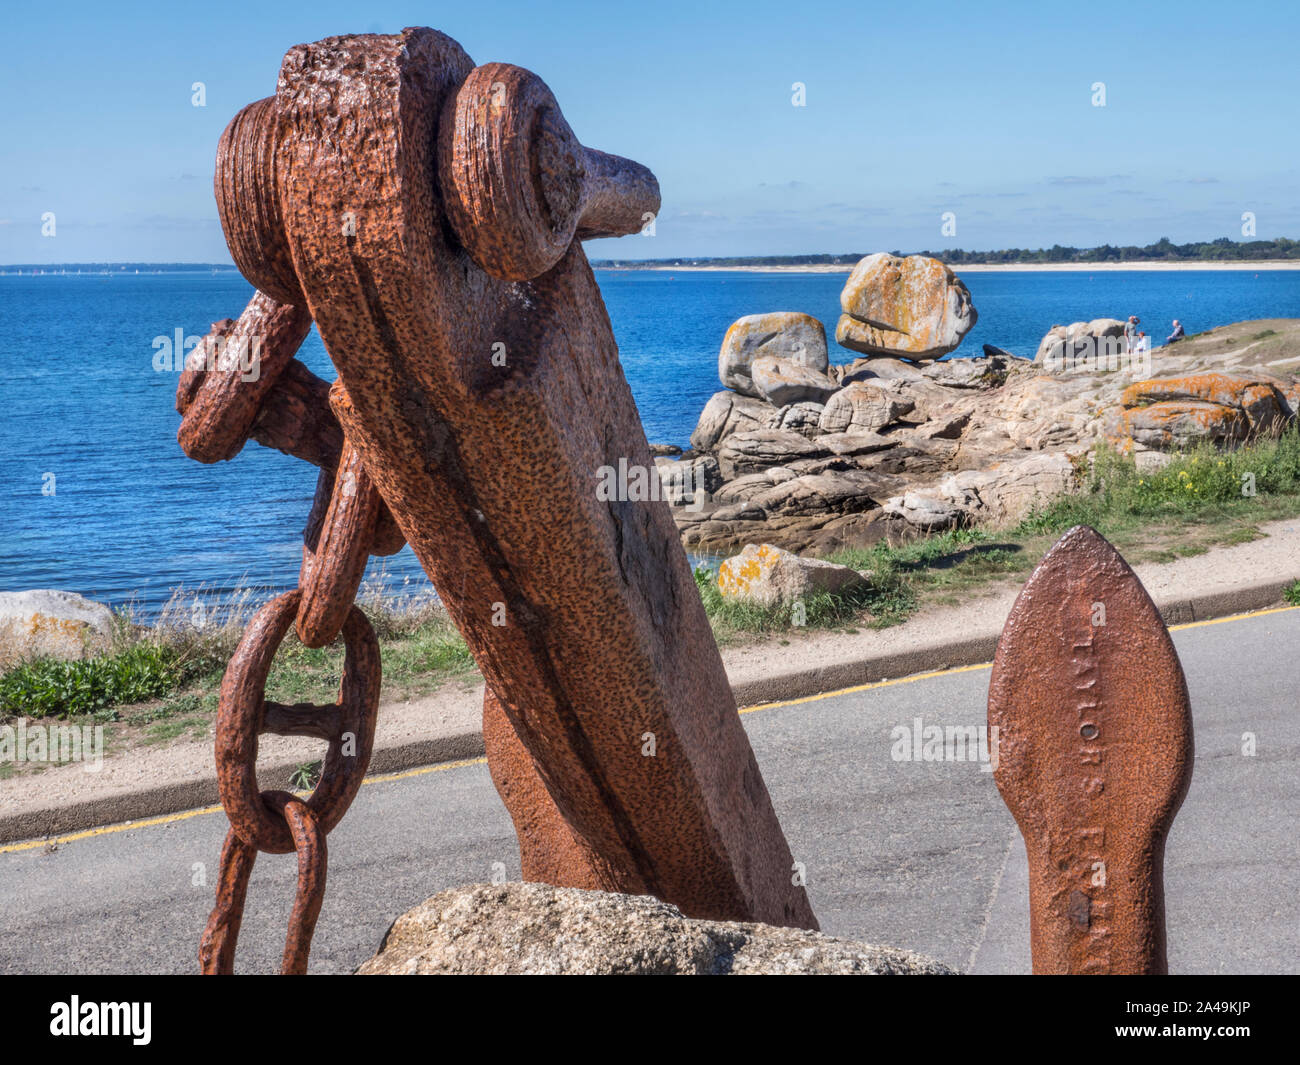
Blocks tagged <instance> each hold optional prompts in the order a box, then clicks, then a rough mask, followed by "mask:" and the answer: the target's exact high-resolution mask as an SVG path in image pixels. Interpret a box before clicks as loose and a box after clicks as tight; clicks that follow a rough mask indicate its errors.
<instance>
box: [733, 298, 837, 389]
mask: <svg viewBox="0 0 1300 1065" xmlns="http://www.w3.org/2000/svg"><path fill="white" fill-rule="evenodd" d="M765 355H773V356H776V357H777V358H781V359H789V360H790V361H791V362H796V363H798V364H799V365H801V366H806V367H808V368H809V369H810V370H812V371H813V372H815V373H824V372H825V370H826V367H827V365H828V364H829V361H830V360H829V358H828V356H827V353H826V330H825V328H824V327H823V326H822V324H821V322H819V321H818V320H817V319H816V318H814V317H813V316H812V315H810V314H799V313H797V312H795V311H774V312H772V313H770V314H751V315H747V316H746V317H744V318H741V319H739V320H737V321H735V322H733V323H732V325H731V328H730V329H728V330H727V334H726V336H724V337H723V338H722V350H721V351H720V352H719V353H718V379H719V380H720V381H721V382H722V384H723V386H724V387H725V388H730V389H731V390H732V391H734V392H738V393H739V394H740V395H742V396H752V397H754V398H755V399H763V398H765V397H764V396H763V394H762V392H760V391H759V390H758V388H757V387H756V386H755V384H754V382H753V379H752V375H751V370H750V367H751V366H752V365H753V362H754V360H755V359H758V358H762V357H763V356H765Z"/></svg>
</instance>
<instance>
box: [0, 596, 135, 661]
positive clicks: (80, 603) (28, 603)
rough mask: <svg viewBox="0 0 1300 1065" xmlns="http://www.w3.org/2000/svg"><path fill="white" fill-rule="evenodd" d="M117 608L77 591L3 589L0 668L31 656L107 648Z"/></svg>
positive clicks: (66, 656) (73, 656)
mask: <svg viewBox="0 0 1300 1065" xmlns="http://www.w3.org/2000/svg"><path fill="white" fill-rule="evenodd" d="M112 635H113V612H112V611H111V610H109V609H108V607H106V606H105V605H104V604H103V603H96V602H95V601H94V600H91V599H86V598H85V597H84V596H80V595H76V594H75V593H73V592H59V591H52V590H49V589H38V590H34V591H30V592H0V669H3V668H6V667H8V666H11V665H13V664H14V663H15V662H21V661H25V660H27V659H32V658H61V659H78V658H85V657H87V656H89V655H92V654H96V653H98V652H101V651H104V650H106V649H107V648H108V645H109V642H110V640H111V639H112Z"/></svg>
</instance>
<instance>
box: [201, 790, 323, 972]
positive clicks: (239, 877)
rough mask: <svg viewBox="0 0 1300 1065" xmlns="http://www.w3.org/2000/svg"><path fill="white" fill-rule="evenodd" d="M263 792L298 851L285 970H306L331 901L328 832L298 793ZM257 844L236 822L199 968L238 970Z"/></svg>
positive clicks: (225, 852)
mask: <svg viewBox="0 0 1300 1065" xmlns="http://www.w3.org/2000/svg"><path fill="white" fill-rule="evenodd" d="M262 797H263V799H264V800H265V801H266V804H267V806H268V808H270V809H272V810H275V811H277V812H278V813H279V815H280V816H281V817H283V818H284V819H285V823H286V824H287V825H288V827H289V832H290V834H291V835H292V837H293V843H294V849H295V850H296V851H297V853H298V887H297V891H296V892H295V894H294V900H293V909H292V910H291V911H290V914H289V929H288V932H287V933H286V935H285V941H284V954H283V956H282V958H281V962H280V972H281V974H282V975H285V976H301V975H303V974H305V973H306V972H307V960H308V958H309V956H310V954H311V939H312V934H313V933H314V932H315V930H316V919H317V918H318V917H319V916H320V908H321V905H322V903H323V902H324V901H325V867H326V844H325V833H324V831H322V829H321V826H320V822H319V819H318V818H317V817H316V814H315V813H314V812H313V811H312V809H311V807H310V806H309V805H308V804H307V803H304V802H303V801H302V800H301V799H299V798H297V797H296V796H293V795H290V794H289V793H288V792H285V791H268V792H265V793H264V794H263V796H262ZM257 850H258V848H257V847H256V846H255V845H253V844H250V843H246V842H244V840H243V839H242V838H241V837H240V835H239V833H238V832H236V831H235V830H234V829H233V828H232V829H231V830H230V831H229V832H228V833H226V842H225V846H224V847H222V850H221V867H220V871H219V873H218V876H217V905H216V907H215V908H214V909H213V911H212V915H211V916H210V917H209V918H208V925H207V928H205V929H204V932H203V938H202V939H201V940H200V942H199V971H200V972H201V973H203V974H204V975H205V976H229V975H230V974H232V973H233V972H234V971H235V948H236V946H237V945H238V942H239V928H240V925H241V923H242V922H243V916H244V903H245V901H246V899H247V896H248V881H249V878H250V877H251V876H252V875H253V865H254V863H255V862H256V860H257Z"/></svg>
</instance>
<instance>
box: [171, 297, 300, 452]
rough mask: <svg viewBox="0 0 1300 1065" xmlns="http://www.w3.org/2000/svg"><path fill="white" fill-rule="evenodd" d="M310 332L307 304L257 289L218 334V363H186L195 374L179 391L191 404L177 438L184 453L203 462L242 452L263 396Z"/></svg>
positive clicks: (273, 384)
mask: <svg viewBox="0 0 1300 1065" xmlns="http://www.w3.org/2000/svg"><path fill="white" fill-rule="evenodd" d="M310 331H311V315H310V314H308V313H307V310H306V308H303V307H292V306H286V305H285V304H282V303H276V302H275V301H274V300H273V299H271V298H270V297H269V296H265V295H263V294H262V293H260V292H255V293H254V294H253V298H252V299H251V300H249V303H248V306H247V307H246V308H245V309H244V313H243V314H241V315H240V316H239V321H237V322H236V323H235V324H234V325H233V326H231V327H230V328H229V329H228V330H225V331H222V332H221V333H220V334H219V338H220V339H219V344H218V348H219V350H218V351H217V352H216V353H215V354H216V360H215V362H216V365H215V367H214V368H213V369H206V368H205V369H203V370H198V369H191V368H189V367H187V368H186V371H185V373H186V374H192V375H193V377H191V378H186V377H185V376H184V375H182V380H181V383H180V386H179V387H178V389H177V395H178V397H179V396H180V395H182V394H184V396H185V397H186V399H187V400H188V402H187V403H186V409H185V411H184V417H183V419H182V421H181V427H180V431H179V432H178V433H177V439H178V440H179V441H180V445H181V448H182V449H183V450H184V452H185V454H187V455H188V456H189V457H190V458H192V459H197V460H198V461H199V462H223V461H225V460H227V459H232V458H234V457H235V456H236V455H237V454H239V451H240V449H241V448H243V446H244V444H245V443H246V442H247V440H248V436H249V433H250V431H251V430H252V427H253V422H254V421H255V420H256V419H257V415H258V412H259V411H260V409H261V406H262V401H263V399H265V397H266V395H267V393H268V392H270V391H271V389H272V388H273V387H274V386H275V383H276V381H277V380H278V379H279V377H280V374H282V373H283V372H284V369H285V367H286V366H288V365H289V363H290V361H291V360H292V359H293V357H294V355H295V354H296V353H297V351H298V349H299V348H300V347H301V346H302V342H303V341H304V340H305V339H306V338H307V334H308V333H309V332H310ZM204 347H205V349H206V347H207V345H206V343H205V345H204ZM243 367H247V369H246V370H244V369H243Z"/></svg>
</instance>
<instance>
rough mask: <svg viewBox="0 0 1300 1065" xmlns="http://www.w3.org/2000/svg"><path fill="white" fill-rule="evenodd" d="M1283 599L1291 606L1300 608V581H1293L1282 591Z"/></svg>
mask: <svg viewBox="0 0 1300 1065" xmlns="http://www.w3.org/2000/svg"><path fill="white" fill-rule="evenodd" d="M1282 598H1283V599H1284V600H1285V601H1286V602H1287V603H1288V604H1289V605H1290V606H1300V580H1297V581H1292V582H1291V583H1290V584H1288V585H1287V586H1286V587H1285V588H1283V589H1282Z"/></svg>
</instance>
